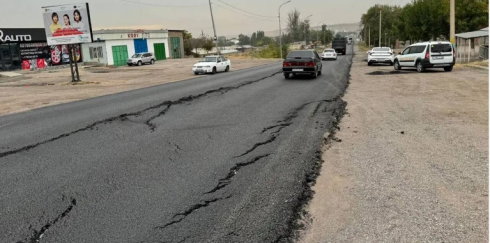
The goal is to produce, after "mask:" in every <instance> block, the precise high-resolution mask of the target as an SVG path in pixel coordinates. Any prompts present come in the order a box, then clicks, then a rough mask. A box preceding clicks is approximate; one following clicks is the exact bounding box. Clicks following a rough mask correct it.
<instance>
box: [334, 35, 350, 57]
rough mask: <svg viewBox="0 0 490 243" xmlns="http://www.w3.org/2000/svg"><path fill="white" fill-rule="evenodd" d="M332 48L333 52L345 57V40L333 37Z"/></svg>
mask: <svg viewBox="0 0 490 243" xmlns="http://www.w3.org/2000/svg"><path fill="white" fill-rule="evenodd" d="M332 48H333V49H334V50H335V52H337V53H342V55H345V52H346V50H347V39H345V38H344V37H335V38H334V39H333V41H332Z"/></svg>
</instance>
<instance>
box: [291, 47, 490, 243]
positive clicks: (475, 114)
mask: <svg viewBox="0 0 490 243" xmlns="http://www.w3.org/2000/svg"><path fill="white" fill-rule="evenodd" d="M357 54H358V55H356V56H355V57H354V60H355V61H354V64H353V67H352V71H351V75H352V78H351V84H350V87H349V89H348V92H347V94H346V95H345V96H344V100H345V101H347V102H348V105H347V109H348V113H347V114H346V115H345V116H344V118H343V120H342V122H341V123H340V130H339V131H338V132H337V134H336V136H337V137H338V138H339V139H340V140H339V142H334V143H333V144H331V146H330V147H325V148H324V151H323V160H324V161H325V162H324V164H323V167H322V170H321V175H320V177H319V178H318V180H317V183H316V185H315V186H314V188H313V189H314V191H315V196H314V199H313V200H312V201H311V203H310V205H309V208H308V211H309V214H310V218H309V219H310V220H311V222H309V225H308V227H307V230H306V231H304V232H303V233H302V237H301V240H300V242H304V243H306V242H308V243H309V242H315V243H317V242H488V139H489V137H488V134H489V133H488V115H489V114H488V81H489V75H488V71H486V70H481V69H472V68H468V67H462V66H458V67H457V68H455V69H454V70H453V72H443V71H441V70H435V71H429V72H426V73H422V74H419V73H417V72H416V71H414V70H402V72H400V73H392V71H393V67H391V66H372V67H368V66H367V63H366V62H365V61H364V59H366V57H365V54H364V53H361V52H358V53H357Z"/></svg>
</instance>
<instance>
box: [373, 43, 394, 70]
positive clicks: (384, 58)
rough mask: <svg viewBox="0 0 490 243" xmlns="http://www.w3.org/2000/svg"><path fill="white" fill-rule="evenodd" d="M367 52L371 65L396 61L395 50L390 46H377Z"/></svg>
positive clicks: (391, 63)
mask: <svg viewBox="0 0 490 243" xmlns="http://www.w3.org/2000/svg"><path fill="white" fill-rule="evenodd" d="M367 53H368V66H371V65H372V64H373V63H388V64H390V65H393V63H394V61H395V55H394V54H393V50H391V48H389V47H375V48H373V49H372V50H371V51H368V52H367Z"/></svg>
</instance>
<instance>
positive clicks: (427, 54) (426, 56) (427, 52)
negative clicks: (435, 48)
mask: <svg viewBox="0 0 490 243" xmlns="http://www.w3.org/2000/svg"><path fill="white" fill-rule="evenodd" d="M425 59H429V47H427V51H425Z"/></svg>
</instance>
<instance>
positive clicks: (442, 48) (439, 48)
mask: <svg viewBox="0 0 490 243" xmlns="http://www.w3.org/2000/svg"><path fill="white" fill-rule="evenodd" d="M431 51H432V52H452V51H453V50H452V48H451V44H435V45H431Z"/></svg>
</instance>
